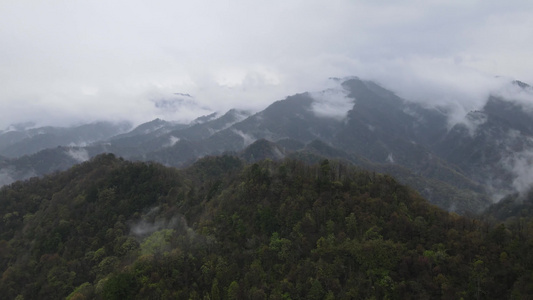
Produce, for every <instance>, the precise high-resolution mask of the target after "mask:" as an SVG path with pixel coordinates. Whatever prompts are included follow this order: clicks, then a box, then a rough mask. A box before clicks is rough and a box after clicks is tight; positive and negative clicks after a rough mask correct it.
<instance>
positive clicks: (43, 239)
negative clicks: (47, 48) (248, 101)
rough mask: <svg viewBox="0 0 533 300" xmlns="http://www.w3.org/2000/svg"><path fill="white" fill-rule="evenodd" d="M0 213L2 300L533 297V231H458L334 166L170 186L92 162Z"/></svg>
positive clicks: (5, 198)
mask: <svg viewBox="0 0 533 300" xmlns="http://www.w3.org/2000/svg"><path fill="white" fill-rule="evenodd" d="M0 199H1V200H2V201H0V211H2V212H4V215H3V217H2V219H1V220H0V222H2V226H0V270H1V272H2V276H0V293H1V294H2V295H3V297H5V298H7V299H14V298H16V297H19V298H22V297H23V298H25V299H61V298H68V299H79V298H82V299H83V298H89V299H94V298H97V299H98V298H102V299H121V298H127V299H168V298H177V299H183V298H191V299H196V298H201V297H203V298H219V299H233V298H275V299H278V298H287V297H290V298H305V299H323V298H333V299H343V298H371V297H375V298H380V299H384V298H390V299H405V298H419V299H420V298H423V299H442V298H446V299H457V298H460V297H464V298H476V297H478V296H479V297H483V298H485V299H508V298H522V299H524V298H526V299H527V298H528V297H531V296H532V294H533V291H532V290H531V289H530V282H531V280H533V278H532V277H531V272H530V271H529V270H530V268H531V266H532V265H533V260H532V259H531V256H530V255H528V253H529V250H530V248H529V247H530V245H531V244H532V243H533V240H531V237H532V236H533V235H531V232H530V231H531V228H533V223H532V221H531V220H527V221H524V220H523V221H522V222H523V223H522V226H520V227H516V226H515V225H516V224H513V223H510V224H508V227H507V226H506V225H504V224H499V223H498V224H495V225H490V224H489V223H483V222H481V221H477V220H474V219H469V218H465V217H460V216H458V215H456V214H450V213H447V212H445V211H443V210H440V209H438V208H436V207H435V206H432V205H430V204H428V203H427V202H426V201H425V200H423V199H422V198H420V196H418V195H417V194H416V193H414V192H413V191H412V190H410V189H409V188H406V187H404V186H401V185H399V184H398V183H396V182H395V181H394V179H392V178H391V177H390V176H387V175H379V174H375V173H372V172H366V171H360V170H355V169H353V168H351V167H349V166H346V165H343V164H339V163H337V162H334V161H328V160H323V161H322V162H321V163H320V164H318V165H305V164H302V163H301V162H298V161H295V160H285V161H282V162H273V161H270V160H267V161H262V162H259V163H256V164H251V165H247V164H244V163H243V162H242V161H241V160H239V159H238V158H235V157H231V156H221V157H207V158H205V159H202V160H199V161H197V162H196V163H195V164H193V165H192V166H191V167H190V168H188V169H186V170H181V171H180V170H176V169H170V168H165V167H163V166H161V165H158V164H146V163H139V162H137V163H132V162H128V161H124V160H121V159H117V158H115V157H114V156H113V155H101V156H98V157H96V158H94V159H93V160H91V161H89V162H86V163H83V164H81V165H78V166H75V167H74V168H72V169H70V170H68V171H67V172H64V173H58V174H55V175H52V176H46V177H44V178H43V179H32V180H31V181H27V182H19V183H16V184H13V185H11V186H9V187H4V188H2V189H0ZM524 222H526V223H524ZM524 225H525V226H524Z"/></svg>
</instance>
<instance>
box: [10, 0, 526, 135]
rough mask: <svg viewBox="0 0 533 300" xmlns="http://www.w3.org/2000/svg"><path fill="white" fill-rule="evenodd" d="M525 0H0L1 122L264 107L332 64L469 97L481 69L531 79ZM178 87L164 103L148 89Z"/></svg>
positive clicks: (430, 95) (400, 85) (413, 88)
mask: <svg viewBox="0 0 533 300" xmlns="http://www.w3.org/2000/svg"><path fill="white" fill-rule="evenodd" d="M532 8H533V3H528V2H525V1H519V0H516V1H505V2H501V1H500V2H496V1H427V2H423V1H418V0H409V1H403V2H401V3H400V2H394V1H374V2H370V1H353V0H333V1H329V2H327V3H324V2H323V1H296V0H289V1H280V0H274V1H268V2H250V1H244V0H231V1H230V2H213V1H206V0H200V1H191V2H182V1H167V0H156V1H150V2H146V1H140V0H133V1H112V2H110V1H77V0H73V1H61V0H54V1H51V2H46V3H45V2H39V1H30V0H21V1H2V2H0V45H1V46H0V66H1V68H0V82H2V88H1V89H0V102H1V104H2V109H1V110H0V128H4V127H6V126H7V125H9V124H10V123H13V122H22V121H27V120H29V119H31V120H35V121H37V122H38V123H40V124H44V123H46V124H53V125H65V124H68V123H75V122H80V121H90V120H94V119H114V120H116V119H129V120H133V121H134V122H140V121H147V120H150V119H153V118H155V117H162V118H165V119H172V120H192V119H194V118H195V117H197V116H199V115H202V114H205V112H206V111H226V110H228V109H229V108H233V107H238V108H244V109H251V110H258V109H262V108H264V107H265V106H267V105H268V104H270V103H271V102H273V101H275V100H279V99H282V98H284V97H285V96H287V95H290V94H294V93H298V92H303V91H316V90H320V89H321V87H323V85H322V84H323V81H324V79H325V78H327V77H330V76H336V77H342V76H349V75H356V76H359V77H361V78H369V79H376V80H378V81H379V82H381V83H383V84H384V85H385V86H386V87H390V88H392V89H394V90H395V91H397V92H398V93H399V94H400V95H406V96H413V97H415V98H417V99H418V100H419V101H427V102H428V103H431V104H435V103H439V104H442V105H448V106H449V107H451V109H454V110H456V111H457V113H456V114H457V115H458V116H459V115H460V114H461V113H462V111H461V110H463V111H465V110H466V111H468V109H470V108H471V107H476V106H479V104H480V103H481V102H482V100H481V99H482V98H483V97H482V96H483V95H484V93H486V91H485V90H484V88H486V87H490V86H492V85H493V83H492V79H491V78H492V77H493V75H501V76H506V77H514V78H517V79H520V80H522V81H525V82H533V72H532V71H531V70H533V61H531V60H530V59H529V56H530V53H529V52H530V50H529V49H531V47H532V46H533V36H532V35H531V34H530V32H529V28H532V26H533V9H532ZM176 92H180V93H189V94H191V95H193V96H194V97H195V100H196V101H197V102H198V105H197V106H194V107H193V108H189V107H182V108H181V109H178V110H175V111H173V112H172V113H168V112H166V111H161V110H160V109H158V108H157V107H155V106H154V102H153V101H152V100H153V99H154V98H169V97H172V95H173V94H174V93H176Z"/></svg>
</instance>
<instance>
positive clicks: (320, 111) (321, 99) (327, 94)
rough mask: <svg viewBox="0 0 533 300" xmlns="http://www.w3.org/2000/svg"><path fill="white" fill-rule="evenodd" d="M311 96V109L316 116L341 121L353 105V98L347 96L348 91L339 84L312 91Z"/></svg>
mask: <svg viewBox="0 0 533 300" xmlns="http://www.w3.org/2000/svg"><path fill="white" fill-rule="evenodd" d="M311 97H312V98H313V100H314V101H313V103H312V104H311V110H312V111H313V113H314V114H315V115H316V116H318V117H326V118H333V119H336V120H339V121H342V120H344V119H345V118H346V115H347V114H348V111H349V110H350V109H352V108H353V106H354V100H353V99H352V98H349V97H348V91H346V90H345V89H343V88H342V87H341V86H340V85H339V86H337V87H333V88H329V89H326V90H323V91H320V92H313V93H311Z"/></svg>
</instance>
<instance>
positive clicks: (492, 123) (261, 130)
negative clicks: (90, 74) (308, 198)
mask: <svg viewBox="0 0 533 300" xmlns="http://www.w3.org/2000/svg"><path fill="white" fill-rule="evenodd" d="M334 81H336V82H337V84H338V87H337V88H333V89H329V90H325V91H321V92H314V93H310V92H308V93H302V94H296V95H293V96H289V97H287V98H286V99H284V100H281V101H277V102H274V103H273V104H272V105H270V106H268V107H267V108H266V109H265V110H263V111H260V112H258V113H255V114H251V113H249V112H246V111H241V110H235V109H234V110H230V111H228V112H227V113H225V114H222V115H218V114H212V115H208V116H203V117H200V118H198V119H196V120H195V121H193V122H191V123H190V124H177V123H173V122H169V121H164V120H160V119H156V120H153V121H150V122H148V123H145V124H141V125H139V126H137V127H136V128H133V129H131V128H129V127H128V124H124V123H121V124H111V123H94V124H88V125H83V126H79V127H72V128H55V127H42V128H33V129H27V128H11V130H9V131H4V132H0V184H9V183H11V182H13V181H15V180H20V179H27V178H30V177H32V176H42V175H44V174H48V173H50V172H54V171H57V170H64V169H67V168H69V167H70V166H72V165H74V164H76V163H79V162H82V161H85V160H88V159H89V158H90V157H93V156H95V155H97V154H100V153H104V152H111V153H114V154H116V155H118V156H122V157H124V158H126V159H130V160H141V161H156V162H160V163H163V164H165V165H168V166H174V167H183V166H186V165H189V164H191V163H192V162H194V161H196V160H197V159H198V158H200V157H204V156H207V155H216V154H221V153H228V152H229V153H234V154H236V155H239V156H241V157H242V158H244V159H245V160H247V161H256V160H261V159H265V158H269V159H273V160H277V159H283V158H285V157H291V158H298V159H301V160H306V161H311V162H316V161H318V160H320V159H323V158H335V159H339V160H343V161H347V162H350V163H352V164H354V165H356V166H360V167H361V168H365V169H369V170H373V171H376V172H383V173H389V174H391V175H393V176H395V177H396V178H397V179H398V180H399V181H401V182H402V183H405V184H408V185H410V186H412V187H413V188H415V189H417V190H418V191H419V192H420V193H421V194H422V195H423V196H425V197H426V198H428V199H429V200H430V201H431V202H433V203H435V204H437V205H439V206H441V207H443V208H445V209H448V210H453V211H458V212H466V211H471V212H475V211H479V210H481V209H483V208H485V207H487V206H488V205H489V204H490V203H491V202H492V201H495V200H498V199H499V198H501V197H504V196H506V195H509V194H512V193H526V192H527V191H528V190H529V188H530V184H531V183H533V171H531V170H530V169H531V168H530V166H531V165H532V163H533V113H532V110H531V109H529V108H528V107H527V106H525V105H524V104H520V103H521V102H518V101H514V99H506V98H503V97H501V96H496V95H491V96H490V98H489V99H488V100H487V103H486V105H485V106H484V107H483V108H481V109H480V110H478V111H472V112H469V113H468V114H467V115H466V117H465V119H464V121H463V122H460V123H457V124H450V123H449V120H448V116H447V113H446V111H445V110H443V109H439V108H428V107H425V106H423V105H420V104H417V103H415V102H412V101H408V100H406V99H402V98H401V97H399V96H397V95H395V94H394V93H393V92H391V91H389V90H387V89H385V88H383V87H381V86H379V85H378V84H376V83H374V82H371V81H365V80H361V79H359V78H348V79H334ZM512 84H513V85H515V86H516V87H518V88H520V89H522V90H523V91H524V92H525V93H532V90H531V87H530V86H528V85H527V84H524V83H522V82H518V81H516V82H513V83H512ZM130 129H131V130H130Z"/></svg>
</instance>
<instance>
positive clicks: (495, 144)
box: [432, 96, 533, 195]
mask: <svg viewBox="0 0 533 300" xmlns="http://www.w3.org/2000/svg"><path fill="white" fill-rule="evenodd" d="M432 148H433V149H434V151H435V152H436V153H438V154H439V155H440V156H441V157H443V158H444V159H446V160H447V161H449V162H450V163H452V164H455V165H457V166H458V167H460V168H461V170H463V172H464V173H465V174H466V175H467V176H469V177H470V178H472V179H474V180H476V181H478V182H481V183H484V184H486V185H487V186H490V187H492V188H493V191H494V192H496V193H497V194H499V195H505V194H509V193H514V192H520V193H522V192H526V191H527V190H528V189H529V188H530V185H531V183H532V182H533V177H532V176H531V174H530V173H529V172H528V168H530V166H531V161H532V160H531V159H532V158H533V155H532V153H533V113H531V111H529V110H528V109H527V107H524V106H522V105H519V104H517V103H515V102H512V101H509V100H505V99H502V98H497V97H494V96H491V97H490V99H489V101H488V102H487V104H486V105H485V107H484V108H483V109H482V110H481V111H474V112H470V113H469V114H468V115H467V118H466V123H465V124H457V125H455V126H454V127H453V128H452V129H451V130H450V132H449V133H448V134H446V135H445V136H444V137H443V138H442V140H441V141H439V142H438V143H436V144H435V145H433V147H432Z"/></svg>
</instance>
